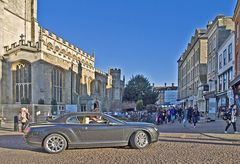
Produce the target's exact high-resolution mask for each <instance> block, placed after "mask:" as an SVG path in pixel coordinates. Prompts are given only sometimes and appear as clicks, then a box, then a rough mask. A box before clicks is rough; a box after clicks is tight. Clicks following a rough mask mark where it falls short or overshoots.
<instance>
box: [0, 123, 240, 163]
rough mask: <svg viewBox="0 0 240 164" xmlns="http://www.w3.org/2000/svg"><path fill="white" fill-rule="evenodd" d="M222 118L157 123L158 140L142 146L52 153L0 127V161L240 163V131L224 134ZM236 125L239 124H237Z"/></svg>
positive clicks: (230, 131)
mask: <svg viewBox="0 0 240 164" xmlns="http://www.w3.org/2000/svg"><path fill="white" fill-rule="evenodd" d="M224 127H225V122H224V121H222V120H217V121H216V122H210V123H200V124H198V127H197V128H196V129H194V128H193V127H192V126H191V125H188V126H187V127H186V128H183V127H182V125H180V124H178V123H174V124H168V125H160V126H159V129H160V131H161V134H160V138H159V142H157V143H155V144H153V145H151V146H149V147H148V148H146V149H143V150H134V149H130V148H128V147H127V148H98V149H96V148H94V149H71V150H66V151H64V152H63V153H61V154H57V155H51V154H47V153H45V152H44V151H42V150H41V149H40V148H35V147H30V146H28V145H26V144H25V143H24V142H23V139H22V136H21V134H20V133H13V132H11V129H8V128H1V130H0V163H1V164H5V163H6V164H14V163H24V164H26V163H46V164H47V163H85V164H87V163H91V164H93V163H94V164H95V163H96V164H97V163H99V164H101V163H102V164H103V163H104V164H105V163H106V164H108V163H112V164H114V163H124V164H125V163H128V164H131V163H138V164H142V163H147V164H150V163H153V164H155V163H156V164H158V163H228V164H230V163H239V154H240V134H231V133H232V127H231V128H230V130H229V134H223V129H224ZM238 128H240V126H239V125H238Z"/></svg>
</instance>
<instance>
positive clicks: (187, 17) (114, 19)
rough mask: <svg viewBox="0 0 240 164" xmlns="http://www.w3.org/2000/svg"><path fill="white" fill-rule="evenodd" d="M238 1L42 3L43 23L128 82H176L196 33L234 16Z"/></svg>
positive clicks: (44, 0)
mask: <svg viewBox="0 0 240 164" xmlns="http://www.w3.org/2000/svg"><path fill="white" fill-rule="evenodd" d="M236 1H237V0H68V1H62V0H39V1H38V21H39V24H40V25H41V26H43V27H44V28H46V29H48V30H50V31H52V32H54V33H56V34H57V35H58V36H61V37H62V38H64V39H66V40H67V41H69V42H70V43H73V44H74V45H76V46H78V47H80V48H82V49H83V50H85V51H86V52H88V53H92V52H93V51H94V52H95V58H96V62H95V67H97V68H99V69H101V70H103V71H105V72H107V71H108V69H109V68H115V67H117V68H121V69H122V74H123V75H125V76H126V80H129V79H130V78H131V76H132V75H136V74H143V75H144V76H146V77H147V78H148V79H149V80H150V82H151V83H155V85H163V84H164V83H165V82H166V83H168V84H170V83H175V84H176V83H177V60H178V58H179V57H180V55H181V53H182V52H183V51H184V49H185V48H186V46H187V43H188V42H189V40H190V38H191V36H192V34H194V31H195V28H199V27H200V28H205V27H206V24H207V23H208V21H211V20H213V19H214V18H215V16H216V15H218V14H224V15H226V16H232V15H233V12H234V8H235V4H236Z"/></svg>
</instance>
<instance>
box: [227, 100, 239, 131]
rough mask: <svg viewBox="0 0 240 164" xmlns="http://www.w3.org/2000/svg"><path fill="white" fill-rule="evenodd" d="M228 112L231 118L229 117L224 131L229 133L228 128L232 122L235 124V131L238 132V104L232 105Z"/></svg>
mask: <svg viewBox="0 0 240 164" xmlns="http://www.w3.org/2000/svg"><path fill="white" fill-rule="evenodd" d="M227 114H228V115H229V119H227V126H226V128H225V131H224V133H227V130H228V128H229V127H230V126H231V124H232V125H233V130H234V133H235V134H236V133H238V132H237V128H236V122H237V106H236V105H231V107H230V108H229V110H228V112H227Z"/></svg>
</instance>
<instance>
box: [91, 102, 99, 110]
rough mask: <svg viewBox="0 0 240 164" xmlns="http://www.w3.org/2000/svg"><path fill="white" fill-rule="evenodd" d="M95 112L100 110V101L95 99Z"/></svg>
mask: <svg viewBox="0 0 240 164" xmlns="http://www.w3.org/2000/svg"><path fill="white" fill-rule="evenodd" d="M93 112H100V105H99V102H98V101H95V102H94V104H93Z"/></svg>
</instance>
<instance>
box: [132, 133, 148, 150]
mask: <svg viewBox="0 0 240 164" xmlns="http://www.w3.org/2000/svg"><path fill="white" fill-rule="evenodd" d="M148 145H149V138H148V135H147V133H145V132H144V131H137V132H135V133H134V134H133V135H132V136H131V137H130V146H131V147H132V148H134V149H142V148H145V147H147V146H148Z"/></svg>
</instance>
